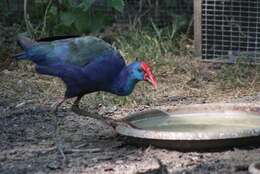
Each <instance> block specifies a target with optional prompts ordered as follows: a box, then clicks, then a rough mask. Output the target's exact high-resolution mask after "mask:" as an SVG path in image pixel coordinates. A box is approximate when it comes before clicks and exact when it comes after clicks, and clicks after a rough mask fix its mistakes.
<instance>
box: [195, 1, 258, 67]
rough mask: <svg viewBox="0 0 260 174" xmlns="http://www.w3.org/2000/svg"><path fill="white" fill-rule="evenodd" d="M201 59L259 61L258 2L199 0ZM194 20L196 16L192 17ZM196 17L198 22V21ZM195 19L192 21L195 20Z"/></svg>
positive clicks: (198, 28) (199, 47) (198, 47)
mask: <svg viewBox="0 0 260 174" xmlns="http://www.w3.org/2000/svg"><path fill="white" fill-rule="evenodd" d="M200 3H201V4H200V9H195V8H194V10H200V12H195V14H200V15H201V16H200V19H197V20H198V22H199V23H200V25H201V26H200V27H197V28H195V30H200V32H201V33H200V34H198V36H197V37H201V41H200V43H199V42H198V43H197V44H201V46H197V49H200V51H199V52H200V55H201V57H202V59H222V60H223V59H224V61H229V62H234V61H236V60H238V59H240V60H241V61H245V62H255V63H259V62H260V1H259V0H200ZM195 20H196V19H195ZM199 20H200V21H199ZM195 22H196V21H195Z"/></svg>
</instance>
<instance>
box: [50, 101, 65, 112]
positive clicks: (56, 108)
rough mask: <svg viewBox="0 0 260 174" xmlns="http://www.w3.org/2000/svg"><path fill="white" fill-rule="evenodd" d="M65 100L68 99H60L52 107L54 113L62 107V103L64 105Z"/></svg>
mask: <svg viewBox="0 0 260 174" xmlns="http://www.w3.org/2000/svg"><path fill="white" fill-rule="evenodd" d="M65 100H66V98H65V97H62V98H59V99H58V101H57V102H55V103H53V104H52V105H51V108H52V111H53V112H54V113H57V111H58V108H59V107H60V106H61V105H62V103H64V101H65Z"/></svg>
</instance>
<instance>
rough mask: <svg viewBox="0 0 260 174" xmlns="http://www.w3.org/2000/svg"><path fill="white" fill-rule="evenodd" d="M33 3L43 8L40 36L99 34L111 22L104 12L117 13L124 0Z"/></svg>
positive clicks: (68, 0)
mask: <svg viewBox="0 0 260 174" xmlns="http://www.w3.org/2000/svg"><path fill="white" fill-rule="evenodd" d="M35 3H36V6H44V7H45V12H44V14H43V16H44V17H43V21H41V23H40V24H38V25H39V26H41V27H40V29H38V33H40V34H38V35H40V36H47V35H59V34H81V33H90V32H99V31H100V30H102V29H103V28H104V27H105V26H106V25H109V24H111V23H112V20H113V19H112V17H111V16H108V15H106V12H105V11H106V10H108V11H111V12H115V13H118V12H122V11H123V9H124V0H103V1H100V0H78V1H71V0H59V1H58V0H56V1H54V0H42V1H35ZM27 22H28V21H27ZM36 28H37V27H36ZM38 28H39V27H38ZM36 32H37V31H36Z"/></svg>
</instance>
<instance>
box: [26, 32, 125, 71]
mask: <svg viewBox="0 0 260 174" xmlns="http://www.w3.org/2000/svg"><path fill="white" fill-rule="evenodd" d="M111 55H114V56H118V58H120V59H122V56H121V55H120V53H119V52H118V51H116V49H114V48H113V47H112V46H111V45H110V44H108V43H106V42H105V41H103V40H101V39H98V38H96V37H92V36H86V37H78V38H70V39H62V40H56V41H52V42H39V43H38V44H35V45H34V47H33V48H32V49H31V50H30V51H29V56H31V57H40V58H41V59H44V61H42V62H44V63H45V64H46V63H47V64H52V63H65V64H71V65H77V66H85V65H87V64H89V63H90V62H92V61H94V60H97V59H100V58H109V57H111Z"/></svg>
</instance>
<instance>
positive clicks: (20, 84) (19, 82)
mask: <svg viewBox="0 0 260 174" xmlns="http://www.w3.org/2000/svg"><path fill="white" fill-rule="evenodd" d="M16 84H17V86H18V87H19V88H22V87H23V86H24V85H23V81H22V80H18V81H17V83H16Z"/></svg>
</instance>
